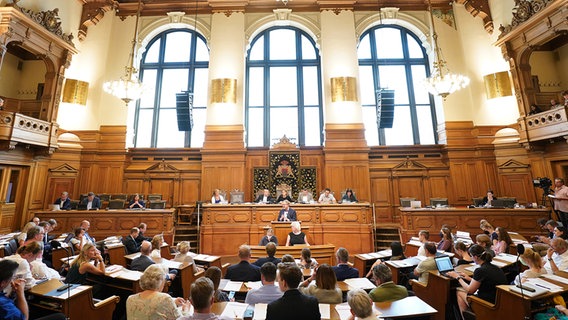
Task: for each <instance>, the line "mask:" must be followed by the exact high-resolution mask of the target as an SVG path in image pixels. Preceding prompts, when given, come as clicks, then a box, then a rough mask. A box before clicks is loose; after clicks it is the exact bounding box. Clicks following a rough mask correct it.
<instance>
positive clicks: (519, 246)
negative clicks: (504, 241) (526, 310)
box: [515, 243, 525, 300]
mask: <svg viewBox="0 0 568 320" xmlns="http://www.w3.org/2000/svg"><path fill="white" fill-rule="evenodd" d="M523 253H525V246H523V245H522V244H521V243H519V244H517V261H515V264H516V265H517V266H518V265H519V258H520V257H521V254H523ZM518 277H519V285H518V286H517V287H519V289H521V298H523V300H524V299H525V293H524V291H523V284H522V282H521V268H520V267H519V275H518Z"/></svg>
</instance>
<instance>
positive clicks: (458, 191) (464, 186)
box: [450, 161, 478, 205]
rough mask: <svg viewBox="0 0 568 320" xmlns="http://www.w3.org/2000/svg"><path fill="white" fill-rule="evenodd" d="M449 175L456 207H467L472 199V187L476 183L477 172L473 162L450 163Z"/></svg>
mask: <svg viewBox="0 0 568 320" xmlns="http://www.w3.org/2000/svg"><path fill="white" fill-rule="evenodd" d="M450 173H451V177H452V188H453V190H454V192H455V196H456V199H455V200H456V203H455V204H456V205H468V204H470V203H471V201H472V200H471V199H472V198H473V187H472V186H473V185H474V184H475V183H477V181H478V172H477V166H476V163H475V162H467V161H460V162H457V161H456V162H451V163H450Z"/></svg>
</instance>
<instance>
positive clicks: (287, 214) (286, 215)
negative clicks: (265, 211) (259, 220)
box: [278, 200, 296, 221]
mask: <svg viewBox="0 0 568 320" xmlns="http://www.w3.org/2000/svg"><path fill="white" fill-rule="evenodd" d="M278 221H296V210H294V209H292V208H290V202H289V201H288V200H284V201H282V210H280V213H278Z"/></svg>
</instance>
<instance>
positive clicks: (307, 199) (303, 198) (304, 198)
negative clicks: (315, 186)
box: [296, 189, 314, 203]
mask: <svg viewBox="0 0 568 320" xmlns="http://www.w3.org/2000/svg"><path fill="white" fill-rule="evenodd" d="M296 202H298V203H313V202H314V198H313V197H312V193H311V192H309V191H308V190H307V189H303V190H302V191H301V192H300V193H299V194H298V201H296Z"/></svg>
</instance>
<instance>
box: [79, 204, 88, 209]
mask: <svg viewBox="0 0 568 320" xmlns="http://www.w3.org/2000/svg"><path fill="white" fill-rule="evenodd" d="M77 210H87V204H83V203H79V204H78V205H77Z"/></svg>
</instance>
